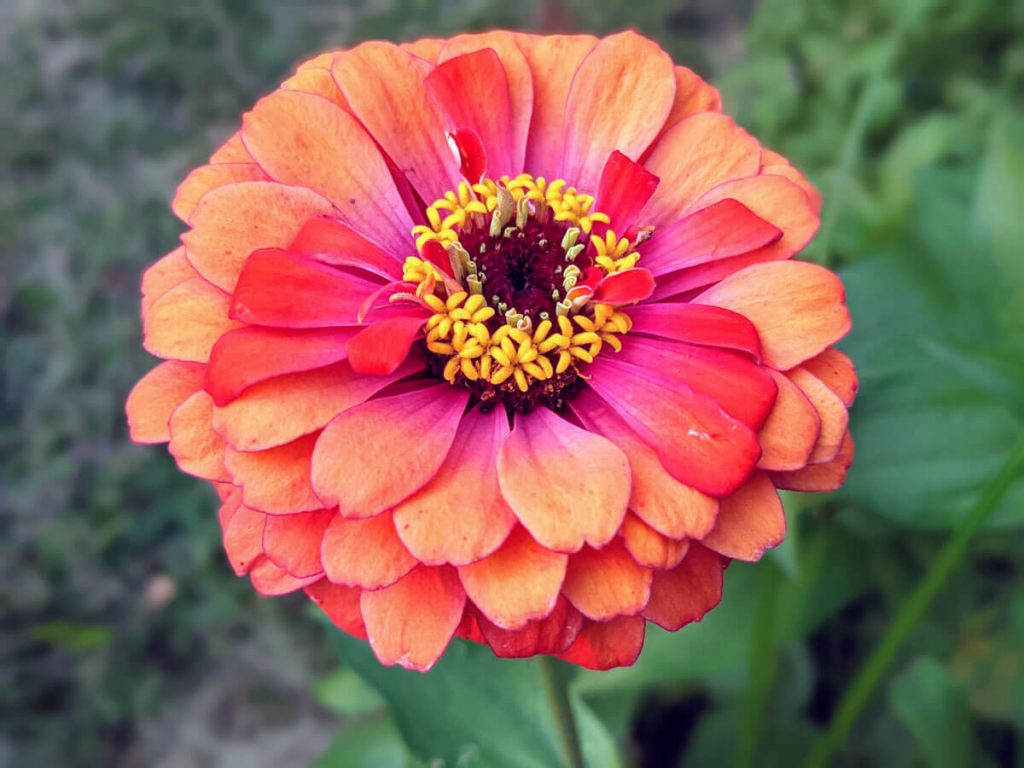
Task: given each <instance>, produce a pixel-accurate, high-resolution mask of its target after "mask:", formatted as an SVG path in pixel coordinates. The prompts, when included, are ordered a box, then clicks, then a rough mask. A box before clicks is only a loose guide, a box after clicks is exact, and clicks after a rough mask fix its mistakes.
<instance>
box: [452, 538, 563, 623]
mask: <svg viewBox="0 0 1024 768" xmlns="http://www.w3.org/2000/svg"><path fill="white" fill-rule="evenodd" d="M568 560H569V557H568V555H563V554H561V553H558V552H552V551H551V550H549V549H545V548H544V547H542V546H541V545H540V544H538V543H537V542H536V541H534V539H533V537H532V536H530V534H529V533H528V532H527V531H526V530H525V529H524V528H516V529H515V531H513V532H512V534H511V535H510V536H509V537H508V540H507V541H506V542H505V543H504V544H503V545H502V546H501V547H500V548H499V549H498V550H497V551H496V552H494V553H492V554H491V555H489V556H488V557H485V558H484V559H483V560H479V561H477V562H475V563H473V564H472V565H464V566H462V567H461V568H459V578H460V579H461V580H462V586H463V587H464V588H465V590H466V594H467V595H469V599H470V600H472V601H473V603H474V604H475V605H476V606H477V608H479V609H480V612H481V613H483V614H484V616H486V617H487V618H488V619H489V620H490V621H491V622H492V623H494V624H495V625H496V626H498V627H501V628H502V629H519V628H521V627H523V626H524V625H525V624H526V623H527V622H529V621H534V620H537V619H542V618H544V617H545V616H547V615H548V614H550V613H551V611H552V610H553V609H554V607H555V601H557V600H558V594H559V590H560V589H561V587H562V581H563V579H564V578H565V567H566V563H567V562H568Z"/></svg>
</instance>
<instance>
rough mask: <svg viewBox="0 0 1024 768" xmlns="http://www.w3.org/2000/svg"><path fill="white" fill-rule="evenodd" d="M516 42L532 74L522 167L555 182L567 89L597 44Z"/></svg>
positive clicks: (587, 40) (563, 39)
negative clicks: (531, 105) (528, 126)
mask: <svg viewBox="0 0 1024 768" xmlns="http://www.w3.org/2000/svg"><path fill="white" fill-rule="evenodd" d="M518 41H519V46H520V48H522V51H523V54H524V55H525V56H526V61H527V63H528V64H529V66H530V71H531V73H532V75H533V115H532V118H531V121H530V137H529V141H528V143H527V145H526V162H525V163H524V166H523V167H524V168H525V169H528V170H529V171H530V173H532V174H533V175H534V176H543V177H544V178H547V179H554V178H557V177H558V172H559V170H560V167H561V158H562V143H563V141H564V140H565V136H564V134H563V133H562V120H563V118H564V116H565V104H566V98H567V97H568V95H569V87H570V86H571V85H572V81H573V77H574V76H575V74H576V71H577V69H579V66H580V64H582V63H583V60H584V59H585V58H586V56H587V54H588V53H590V51H591V50H593V48H594V46H595V45H597V38H596V37H592V36H591V35H537V36H533V35H529V36H528V35H520V36H519V38H518ZM605 157H607V155H605ZM573 183H575V182H573Z"/></svg>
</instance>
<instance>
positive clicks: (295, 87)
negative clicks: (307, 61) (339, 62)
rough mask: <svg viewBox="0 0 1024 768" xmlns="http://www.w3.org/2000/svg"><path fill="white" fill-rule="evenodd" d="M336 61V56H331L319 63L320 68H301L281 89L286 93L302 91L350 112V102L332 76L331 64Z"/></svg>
mask: <svg viewBox="0 0 1024 768" xmlns="http://www.w3.org/2000/svg"><path fill="white" fill-rule="evenodd" d="M333 61H334V56H333V55H329V56H326V57H324V60H323V61H320V62H317V63H318V64H319V66H308V67H307V66H305V65H303V66H301V67H299V70H298V71H297V72H296V73H295V74H294V75H292V76H291V77H289V78H288V79H287V80H285V81H284V82H283V83H281V88H283V89H284V90H286V91H301V92H302V93H311V94H313V95H314V96H320V97H322V98H324V99H327V100H328V101H332V102H334V103H335V104H337V105H338V106H339V107H341V108H342V109H345V110H348V109H349V106H348V101H346V100H345V96H344V94H343V93H342V92H341V89H340V88H338V84H337V83H336V82H334V77H333V76H332V75H331V64H332V63H333Z"/></svg>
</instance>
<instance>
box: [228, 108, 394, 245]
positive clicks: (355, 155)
mask: <svg viewBox="0 0 1024 768" xmlns="http://www.w3.org/2000/svg"><path fill="white" fill-rule="evenodd" d="M242 140H243V141H244V142H245V146H246V147H247V148H248V149H249V151H250V152H251V153H252V155H253V157H255V158H256V162H258V163H259V164H260V165H261V166H262V167H263V169H264V170H265V171H266V172H267V173H268V174H270V176H271V177H272V178H274V179H276V180H277V181H279V182H281V183H282V184H294V185H296V186H302V187H307V188H309V189H311V190H313V191H314V192H317V193H318V194H320V195H322V196H323V197H325V198H327V199H328V200H330V201H331V202H332V203H333V204H334V207H335V208H337V209H338V210H339V211H341V213H342V216H343V217H344V218H345V220H346V221H347V222H348V223H350V224H351V225H352V226H353V227H354V228H355V229H356V230H358V231H360V232H366V233H368V234H372V235H373V236H374V237H375V238H377V239H378V240H379V241H380V242H381V243H383V244H384V245H385V246H387V247H389V248H391V249H400V248H401V247H402V245H403V244H407V243H408V242H409V230H410V229H411V228H412V224H413V223H412V220H411V219H410V218H409V216H408V213H407V212H406V209H405V203H403V202H402V197H401V195H400V194H399V193H398V188H397V187H396V186H395V182H394V181H393V180H392V178H391V173H390V171H389V170H388V166H387V163H386V162H385V161H384V158H383V157H382V156H381V154H380V151H379V150H378V149H377V147H376V145H375V144H374V142H373V139H372V138H371V137H370V136H368V135H367V133H366V130H364V128H363V126H361V125H359V122H358V121H357V120H356V119H355V118H354V117H353V116H352V115H350V114H349V113H348V112H346V111H345V110H344V109H342V108H341V107H339V106H338V105H337V104H332V103H331V102H330V101H328V100H327V99H324V98H322V97H320V96H314V95H311V94H308V93H300V92H298V91H275V92H274V93H272V94H270V95H269V96H267V97H266V98H263V99H260V101H259V102H257V104H256V107H255V108H254V109H253V110H252V111H251V112H249V113H247V114H246V115H245V117H244V118H243V120H242ZM396 252H397V250H396Z"/></svg>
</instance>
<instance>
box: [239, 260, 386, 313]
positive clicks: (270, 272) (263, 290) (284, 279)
mask: <svg viewBox="0 0 1024 768" xmlns="http://www.w3.org/2000/svg"><path fill="white" fill-rule="evenodd" d="M379 288H380V285H378V284H377V283H372V282H370V281H368V280H363V279H362V278H359V277H355V276H354V275H347V274H345V273H344V272H341V271H339V270H337V269H334V268H333V267H329V266H327V265H326V264H321V263H320V262H319V261H314V260H313V259H309V258H306V257H305V256H296V255H295V254H293V253H289V252H288V251H283V250H280V249H278V248H265V249H262V250H259V251H255V252H254V253H253V254H252V255H251V256H250V257H249V260H248V261H247V262H246V263H245V267H244V268H243V269H242V273H241V274H240V275H239V276H238V285H237V286H236V287H235V293H234V296H232V299H231V317H233V318H235V319H236V320H242V321H244V322H246V323H250V324H253V325H269V326H273V327H276V328H328V327H334V326H345V325H358V324H359V322H358V320H357V315H358V314H359V309H360V307H362V305H363V302H365V301H366V299H367V298H368V297H369V296H370V294H372V293H373V292H374V291H376V290H377V289H379Z"/></svg>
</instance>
